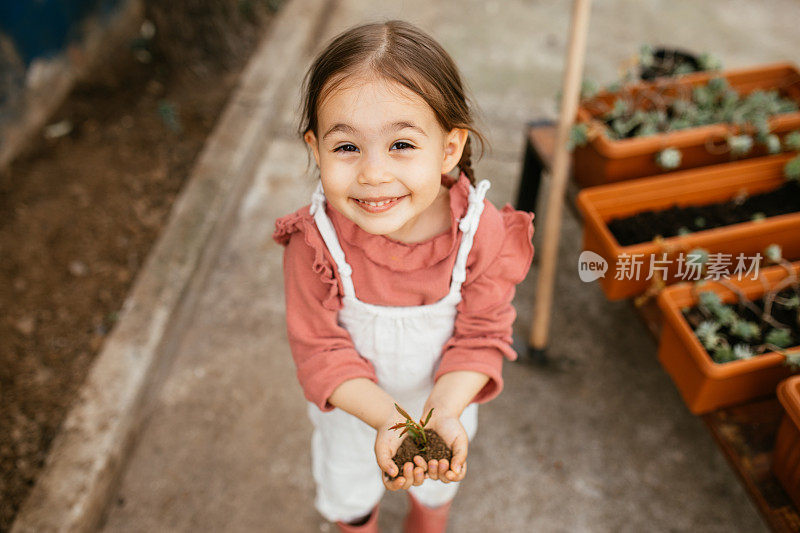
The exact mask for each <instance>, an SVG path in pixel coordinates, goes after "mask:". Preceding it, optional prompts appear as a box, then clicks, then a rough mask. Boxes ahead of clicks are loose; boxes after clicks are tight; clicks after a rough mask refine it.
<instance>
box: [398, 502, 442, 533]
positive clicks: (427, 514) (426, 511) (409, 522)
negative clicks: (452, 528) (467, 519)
mask: <svg viewBox="0 0 800 533" xmlns="http://www.w3.org/2000/svg"><path fill="white" fill-rule="evenodd" d="M408 501H409V503H410V504H411V508H410V509H409V511H408V515H407V516H406V520H405V522H404V523H403V531H404V533H444V532H445V531H446V530H447V519H448V517H449V515H450V504H451V503H452V502H453V500H450V501H448V502H447V503H444V504H441V505H439V506H437V507H428V506H427V505H425V504H424V503H421V502H420V501H418V500H417V499H416V498H415V497H414V495H413V494H411V492H409V493H408Z"/></svg>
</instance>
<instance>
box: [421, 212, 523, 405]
mask: <svg viewBox="0 0 800 533" xmlns="http://www.w3.org/2000/svg"><path fill="white" fill-rule="evenodd" d="M501 235H502V238H498V237H499V236H501ZM532 238H533V214H532V213H527V212H524V211H516V210H514V208H513V207H511V206H510V205H506V206H505V207H504V208H503V209H502V210H500V211H498V210H497V209H496V208H495V207H494V206H493V205H492V204H491V203H489V202H488V201H486V203H485V207H484V212H483V214H482V216H481V221H480V224H479V225H478V231H477V233H476V235H475V241H474V244H473V248H472V251H471V252H470V259H469V261H468V263H467V279H466V280H465V282H464V285H463V286H462V289H461V294H462V300H461V303H460V304H459V305H458V315H457V316H456V322H455V328H454V331H453V336H452V337H451V338H450V340H449V341H448V342H447V343H446V344H445V346H444V348H443V353H442V360H441V363H440V364H439V368H438V370H437V372H436V375H435V379H438V378H439V377H440V376H442V375H444V374H446V373H448V372H453V371H456V370H472V371H477V372H481V373H483V374H486V375H488V376H489V381H488V382H487V384H486V385H485V386H484V387H483V389H482V390H481V391H480V392H479V393H478V394H477V395H476V396H475V398H474V399H473V402H476V403H484V402H487V401H489V400H491V399H492V398H494V397H495V396H497V395H498V394H500V391H501V390H502V388H503V377H502V369H503V360H504V359H508V360H511V361H513V360H514V359H516V358H517V354H516V352H515V351H514V349H513V348H512V347H511V343H512V337H511V333H512V325H513V323H514V319H515V318H516V310H515V309H514V307H513V306H512V305H511V301H512V300H513V299H514V293H515V291H516V285H517V284H518V283H520V282H521V281H522V280H523V279H525V276H526V275H527V273H528V270H529V268H530V265H531V261H532V260H533V243H532Z"/></svg>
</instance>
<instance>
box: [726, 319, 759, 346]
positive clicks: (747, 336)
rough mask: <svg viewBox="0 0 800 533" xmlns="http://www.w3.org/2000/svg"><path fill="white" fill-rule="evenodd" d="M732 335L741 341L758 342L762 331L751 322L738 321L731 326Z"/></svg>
mask: <svg viewBox="0 0 800 533" xmlns="http://www.w3.org/2000/svg"><path fill="white" fill-rule="evenodd" d="M731 334H733V335H736V336H737V337H739V338H740V339H743V340H746V341H754V340H758V338H759V337H760V336H761V330H760V329H759V328H758V324H756V323H755V322H750V321H749V320H737V321H736V322H734V323H733V325H732V326H731Z"/></svg>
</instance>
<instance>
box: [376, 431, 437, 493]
mask: <svg viewBox="0 0 800 533" xmlns="http://www.w3.org/2000/svg"><path fill="white" fill-rule="evenodd" d="M402 421H403V419H402V418H398V417H396V416H392V418H391V419H389V420H388V421H386V422H385V423H384V424H383V425H382V426H380V427H379V428H378V436H377V437H376V438H375V459H377V461H378V466H379V467H380V469H381V470H382V472H383V475H382V476H381V479H382V480H383V484H384V486H385V487H386V488H387V489H388V490H391V491H395V490H399V489H403V490H408V489H409V487H411V486H412V485H422V482H423V481H425V478H426V475H425V469H426V468H427V465H426V464H425V460H424V459H423V458H422V457H420V456H419V455H416V456H414V462H413V463H406V464H404V465H403V471H402V472H400V476H399V477H397V478H396V479H391V478H392V477H394V476H395V475H396V474H397V473H398V468H397V465H396V464H394V461H392V457H394V454H395V453H397V450H398V448H400V444H401V443H402V442H403V440H404V439H405V436H403V437H402V438H400V437H399V435H400V432H399V431H395V430H392V429H389V428H390V427H392V426H393V425H395V424H397V423H398V422H402Z"/></svg>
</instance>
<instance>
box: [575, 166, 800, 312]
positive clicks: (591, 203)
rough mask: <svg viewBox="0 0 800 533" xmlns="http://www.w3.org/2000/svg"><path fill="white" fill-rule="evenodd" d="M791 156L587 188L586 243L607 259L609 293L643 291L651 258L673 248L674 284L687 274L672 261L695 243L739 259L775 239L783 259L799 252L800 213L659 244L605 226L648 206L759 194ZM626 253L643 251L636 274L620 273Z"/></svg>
mask: <svg viewBox="0 0 800 533" xmlns="http://www.w3.org/2000/svg"><path fill="white" fill-rule="evenodd" d="M791 158H792V154H778V155H774V156H767V157H761V158H757V159H749V160H746V161H736V162H732V163H725V164H723V165H714V166H711V167H706V168H699V169H694V170H687V171H682V172H674V173H672V174H669V175H666V176H656V177H651V178H643V179H638V180H633V181H627V182H622V183H616V184H611V185H603V186H600V187H592V188H589V189H586V190H583V191H581V192H580V193H579V194H578V199H577V203H578V208H579V209H580V211H581V213H582V214H583V218H584V234H583V248H584V250H591V251H593V252H595V253H597V254H599V255H601V256H602V257H603V258H604V259H605V260H606V261H608V271H607V272H606V275H605V277H603V278H600V285H601V287H602V289H603V291H604V292H605V294H606V297H607V298H608V299H609V300H619V299H623V298H629V297H631V296H635V295H637V294H640V293H642V292H644V291H645V290H646V289H647V287H648V285H649V284H650V283H651V282H650V281H648V280H646V279H645V278H646V276H647V274H648V273H649V269H650V262H651V260H652V259H653V257H656V258H660V257H661V253H662V252H664V251H665V250H672V251H671V252H670V255H669V256H668V257H669V258H672V259H673V261H672V263H671V265H670V268H669V269H668V275H667V277H666V279H665V281H666V282H667V283H668V284H669V283H674V282H677V281H681V280H682V279H681V278H680V277H678V276H677V266H678V265H677V262H676V261H674V259H675V258H676V257H677V254H678V253H679V252H680V251H683V252H688V251H689V250H692V249H693V248H697V247H702V248H705V249H707V250H708V251H709V252H712V253H713V252H722V253H730V254H733V257H736V255H737V254H739V253H743V254H745V255H746V256H748V257H750V256H754V255H755V254H756V253H758V252H763V250H764V248H766V247H767V246H768V245H770V244H773V243H774V244H779V245H781V247H782V248H783V255H784V257H787V258H789V259H794V258H800V213H790V214H786V215H780V216H775V217H770V218H767V219H764V220H761V221H758V222H743V223H740V224H733V225H730V226H724V227H720V228H713V229H708V230H704V231H697V232H694V233H690V234H688V235H684V236H676V237H670V238H667V239H664V240H663V242H662V243H661V244H659V243H656V242H653V241H649V242H644V243H640V244H634V245H631V246H622V245H620V244H619V243H618V242H617V240H616V238H614V236H613V235H612V233H611V231H610V230H609V229H608V226H607V223H608V222H609V221H610V220H611V219H614V218H620V217H627V216H631V215H634V214H636V213H640V212H642V211H647V210H650V209H656V210H657V209H664V208H667V207H670V206H672V205H675V204H678V205H680V206H687V205H702V204H710V203H715V202H720V201H725V200H729V199H731V198H733V197H734V196H735V195H736V194H737V193H739V192H741V191H742V190H744V191H746V192H747V193H748V194H756V193H760V192H765V191H769V190H772V189H775V188H776V187H779V186H780V185H781V184H782V183H784V182H785V178H784V177H783V166H784V165H785V164H786V162H787V161H788V160H789V159H791ZM623 254H627V255H628V256H629V257H636V254H642V257H643V259H644V264H643V265H642V266H641V272H642V274H641V275H640V276H639V277H638V279H616V277H617V276H616V274H617V271H618V264H619V263H620V259H619V258H620V257H622V256H623ZM684 281H685V280H684Z"/></svg>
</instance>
